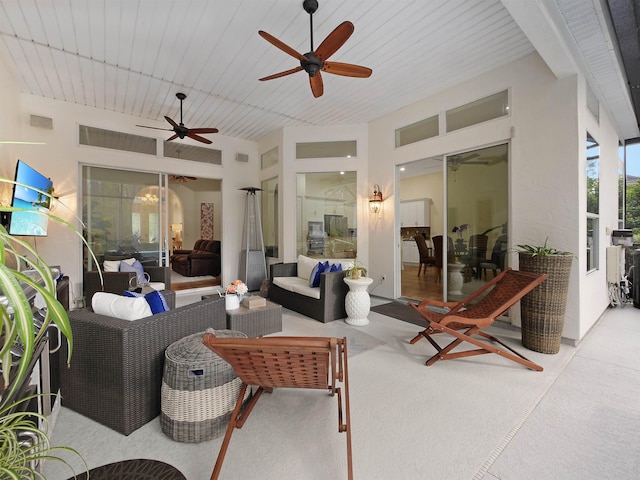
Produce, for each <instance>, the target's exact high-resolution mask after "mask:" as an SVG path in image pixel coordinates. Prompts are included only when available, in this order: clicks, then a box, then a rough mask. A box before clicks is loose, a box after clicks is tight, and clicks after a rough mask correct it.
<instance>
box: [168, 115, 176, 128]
mask: <svg viewBox="0 0 640 480" xmlns="http://www.w3.org/2000/svg"><path fill="white" fill-rule="evenodd" d="M164 119H165V120H166V121H167V122H169V123H170V124H171V126H172V127H173V128H180V125H178V124H177V123H176V122H174V121H173V120H171V119H170V118H169V117H167V116H166V115H165V116H164Z"/></svg>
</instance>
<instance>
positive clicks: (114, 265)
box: [102, 260, 120, 272]
mask: <svg viewBox="0 0 640 480" xmlns="http://www.w3.org/2000/svg"><path fill="white" fill-rule="evenodd" d="M102 269H103V270H104V271H105V272H119V271H120V260H105V261H104V264H103V265H102Z"/></svg>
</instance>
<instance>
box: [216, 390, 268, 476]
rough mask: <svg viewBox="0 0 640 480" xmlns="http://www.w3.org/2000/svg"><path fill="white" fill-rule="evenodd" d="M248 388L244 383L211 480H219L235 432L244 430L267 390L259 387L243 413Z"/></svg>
mask: <svg viewBox="0 0 640 480" xmlns="http://www.w3.org/2000/svg"><path fill="white" fill-rule="evenodd" d="M247 387H248V385H247V384H246V383H243V384H242V388H241V389H240V393H239V394H238V400H236V406H235V407H234V409H233V412H232V413H231V418H230V419H229V425H228V426H227V431H226V432H225V434H224V440H222V445H221V446H220V452H219V453H218V458H217V459H216V464H215V466H214V467H213V472H212V473H211V480H217V479H218V477H219V476H220V471H221V470H222V462H223V461H224V457H225V455H226V454H227V449H228V448H229V442H230V441H231V435H233V431H234V430H235V429H236V428H242V426H243V425H244V422H245V421H246V420H247V417H248V416H249V414H250V413H251V411H252V410H253V407H254V406H255V405H256V402H257V401H258V399H259V398H260V395H262V393H263V392H264V391H265V389H263V388H262V387H259V388H258V390H256V392H255V393H254V395H253V397H252V398H251V400H249V403H248V404H247V406H246V408H245V410H244V411H243V412H241V409H242V402H243V401H244V395H245V393H246V392H247ZM272 390H273V389H266V391H267V392H268V393H271V391H272Z"/></svg>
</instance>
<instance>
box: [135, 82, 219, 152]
mask: <svg viewBox="0 0 640 480" xmlns="http://www.w3.org/2000/svg"><path fill="white" fill-rule="evenodd" d="M176 97H177V98H178V100H180V123H179V124H178V123H176V122H174V121H173V119H171V118H169V117H168V116H166V115H165V116H164V119H165V120H166V121H167V122H169V124H170V125H171V126H172V127H173V128H159V127H149V126H147V125H136V127H143V128H153V129H154V130H167V131H169V132H174V135H172V136H171V137H169V138H168V139H167V142H169V141H171V140H175V139H176V138H179V139H180V140H183V139H184V137H189V138H191V139H193V140H197V141H198V142H202V143H206V144H210V143H212V142H211V140H209V139H208V138H204V137H201V136H200V134H204V133H218V129H217V128H187V127H185V126H184V123H183V121H182V102H183V101H184V99H185V98H187V95H186V94H184V93H182V92H178V93H176Z"/></svg>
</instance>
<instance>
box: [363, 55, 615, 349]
mask: <svg viewBox="0 0 640 480" xmlns="http://www.w3.org/2000/svg"><path fill="white" fill-rule="evenodd" d="M580 81H582V80H580V79H579V77H576V76H572V77H568V78H564V79H561V80H559V79H557V78H555V77H554V76H553V75H552V73H551V72H550V71H549V69H548V68H547V67H546V65H545V64H544V63H543V62H542V60H541V59H540V58H539V56H538V55H537V54H532V55H530V56H528V57H526V58H524V59H522V60H520V61H517V62H514V63H512V64H510V65H507V66H505V67H503V68H501V69H497V70H495V71H493V72H490V73H487V74H485V75H482V76H480V77H478V78H474V79H470V80H469V81H467V82H464V83H463V84H461V85H457V86H455V87H452V88H450V89H448V90H446V91H443V92H440V93H439V94H438V95H434V96H433V97H430V98H427V99H425V100H423V101H420V102H416V103H415V104H413V105H411V106H408V107H406V108H404V109H402V110H399V111H397V112H394V113H393V114H390V115H387V116H385V117H383V118H380V119H378V120H376V121H373V122H371V123H370V124H369V145H370V146H369V151H370V155H369V171H370V172H376V175H375V178H372V179H371V181H372V182H373V181H375V183H379V184H380V186H381V188H382V190H383V191H384V192H387V194H386V195H385V206H384V209H383V212H382V215H380V217H379V218H378V219H377V221H376V222H371V223H370V235H369V238H370V252H371V253H370V254H371V256H372V258H375V259H376V261H375V262H374V263H373V264H372V265H370V275H371V276H373V277H374V278H377V277H378V276H379V275H383V274H384V275H386V276H387V281H386V282H385V283H384V284H383V285H381V286H380V287H379V288H378V289H377V290H376V293H377V294H378V295H382V296H386V297H389V298H394V297H396V296H397V294H398V291H397V290H398V289H397V285H398V284H399V274H400V272H399V265H400V262H399V255H400V245H399V238H398V234H397V232H398V231H399V229H398V228H397V227H398V224H397V221H396V219H395V212H394V209H395V206H396V205H397V199H396V198H395V167H396V165H398V164H402V163H406V162H410V161H413V160H418V159H421V158H426V157H431V156H438V155H444V154H448V153H456V152H461V151H467V150H470V149H475V148H478V147H482V146H486V145H491V144H496V143H501V142H507V141H508V142H510V145H511V146H510V148H511V152H510V162H509V165H510V172H509V179H510V182H509V183H510V199H511V201H510V214H509V234H510V239H511V242H512V247H513V246H515V245H517V244H521V243H536V244H541V243H543V242H544V241H545V239H546V238H547V237H548V239H549V240H548V241H549V244H550V245H552V246H555V247H556V248H558V249H561V250H569V251H572V252H575V253H576V254H577V258H576V261H575V263H574V268H573V270H572V274H571V280H570V287H569V300H568V306H567V312H566V317H565V328H564V332H563V335H564V336H565V337H566V338H568V339H570V340H574V341H577V340H579V339H580V338H582V336H583V335H584V333H585V332H586V331H587V330H588V329H589V328H590V327H591V326H592V325H593V324H594V323H595V321H596V320H597V319H598V318H599V316H600V315H601V313H602V312H603V311H604V310H605V309H606V307H607V304H608V299H607V295H606V282H605V281H604V265H605V263H604V261H605V260H604V258H605V257H604V247H605V246H606V245H607V244H608V243H609V239H608V238H607V237H606V236H604V226H603V227H602V234H603V235H602V241H601V249H600V252H599V253H600V265H601V269H600V271H598V272H593V273H591V274H589V275H588V276H587V275H586V272H585V268H584V267H583V266H582V264H583V263H586V262H585V260H584V255H585V249H586V243H585V239H584V233H583V232H585V231H586V226H585V222H586V217H585V215H584V207H585V203H586V198H583V197H585V195H586V194H585V193H584V192H585V185H586V180H585V178H584V175H585V174H584V172H585V164H584V140H583V139H584V135H586V132H585V130H584V129H585V127H584V126H583V124H584V123H585V121H583V120H579V116H578V113H579V112H582V110H583V109H582V104H584V103H586V102H584V98H585V97H584V95H583V93H582V91H581V90H580V89H579V86H580V83H579V82H580ZM504 89H509V92H510V98H511V101H510V105H511V113H510V115H509V116H506V117H502V118H500V119H496V120H492V121H489V122H485V123H483V124H480V125H477V126H473V127H469V128H466V129H462V130H459V131H456V132H452V133H449V134H444V135H440V136H438V137H436V138H431V139H427V140H424V141H421V142H417V143H414V144H410V145H407V146H404V147H401V148H395V147H394V131H395V129H397V128H399V127H402V126H405V125H408V124H411V123H413V122H416V121H419V120H422V119H424V118H428V117H430V116H433V115H437V114H439V113H440V112H444V111H446V110H447V109H450V108H454V107H457V106H460V105H464V104H466V103H469V102H471V101H474V100H477V99H479V98H482V97H485V96H488V95H491V94H493V93H496V92H499V91H502V90H504ZM579 102H581V103H580V104H579ZM580 115H581V117H580V118H582V113H581V114H580ZM610 125H611V122H610V121H609V120H608V118H607V116H606V115H601V119H600V126H599V127H598V128H597V131H598V134H599V135H598V140H599V141H600V142H601V145H605V144H606V145H609V146H611V145H613V144H615V145H617V139H618V137H617V136H616V135H615V132H614V131H613V128H612V127H611V126H610ZM593 128H595V127H593ZM583 133H584V135H583ZM592 134H593V133H592ZM581 149H582V150H581ZM610 162H611V159H609V158H604V155H603V160H602V163H603V164H605V163H607V164H610ZM603 169H608V167H606V168H603ZM601 181H602V182H603V183H605V182H606V183H608V184H611V183H612V182H614V181H615V185H616V187H615V188H617V180H615V179H614V178H613V177H612V176H610V175H606V176H605V175H604V174H603V177H602V179H601ZM607 188H608V189H605V190H603V191H602V195H604V192H605V191H607V192H609V193H611V189H612V188H614V187H611V186H610V187H607ZM610 196H612V195H610ZM613 198H614V199H615V198H617V194H616V196H615V197H613ZM613 201H614V200H611V201H609V202H607V203H606V204H603V205H602V206H601V218H602V220H601V224H602V225H610V224H611V222H615V219H616V218H617V207H615V208H613V207H614V206H613V205H612V202H613ZM432 223H433V222H432ZM432 228H433V225H432ZM511 255H512V258H511V259H510V263H511V265H513V266H515V267H517V265H518V262H517V255H516V254H515V253H512V254H511ZM581 288H582V289H583V290H582V291H581ZM587 292H588V293H587ZM512 321H513V323H515V324H519V315H518V311H517V309H516V311H515V314H514V315H512Z"/></svg>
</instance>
